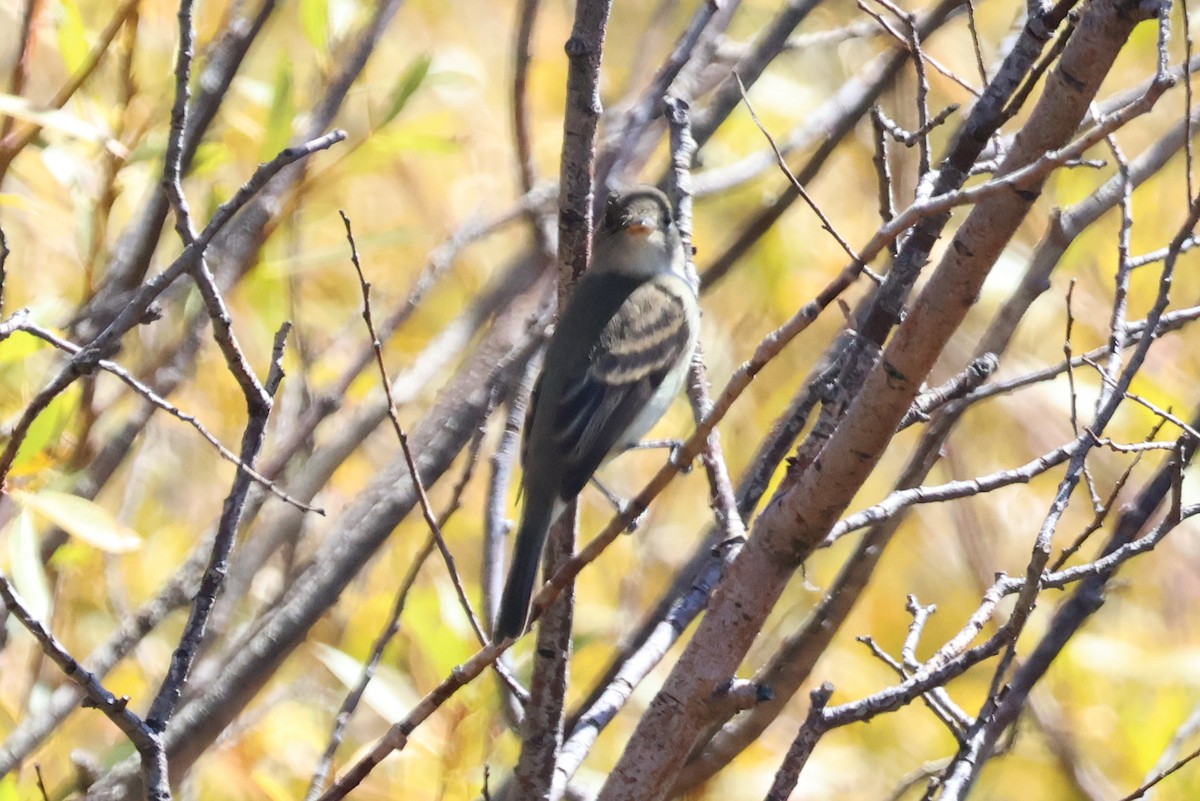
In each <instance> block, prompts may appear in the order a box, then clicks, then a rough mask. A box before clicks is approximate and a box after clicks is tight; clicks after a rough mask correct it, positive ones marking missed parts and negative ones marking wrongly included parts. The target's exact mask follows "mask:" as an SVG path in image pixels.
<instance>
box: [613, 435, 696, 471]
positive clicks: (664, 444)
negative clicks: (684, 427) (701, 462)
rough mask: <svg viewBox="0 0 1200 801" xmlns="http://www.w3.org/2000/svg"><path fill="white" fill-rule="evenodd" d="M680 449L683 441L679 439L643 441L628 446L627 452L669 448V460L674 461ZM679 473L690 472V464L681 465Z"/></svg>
mask: <svg viewBox="0 0 1200 801" xmlns="http://www.w3.org/2000/svg"><path fill="white" fill-rule="evenodd" d="M682 447H683V440H681V439H644V440H642V441H641V442H637V443H635V444H633V445H630V446H629V447H628V448H627V450H631V451H635V450H636V451H640V450H645V449H648V448H669V449H670V450H671V459H672V460H674V459H675V456H676V454H677V453H678V452H679V449H680V448H682ZM679 472H681V473H683V474H684V475H687V474H688V473H690V472H692V463H691V462H688V463H687V464H686V465H683V466H682V467H681V468H680V469H679Z"/></svg>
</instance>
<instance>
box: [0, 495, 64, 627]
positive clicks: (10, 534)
mask: <svg viewBox="0 0 1200 801" xmlns="http://www.w3.org/2000/svg"><path fill="white" fill-rule="evenodd" d="M6 533H7V539H8V558H9V570H10V571H11V573H12V578H13V584H15V585H16V587H17V592H18V593H20V595H21V600H23V601H24V602H25V608H26V609H28V610H29V612H30V614H32V615H33V616H34V617H35V618H37V619H38V620H40V621H41V622H42V623H49V621H50V613H51V610H52V609H53V599H52V596H51V594H50V582H49V581H48V580H47V579H46V571H45V570H43V569H42V556H41V554H40V553H39V549H38V539H37V530H36V529H35V528H34V525H33V515H31V514H30V513H29V512H28V510H26V511H22V512H21V514H19V515H17V517H16V518H15V519H14V520H13V521H12V522H11V523H9V525H8V526H7V532H6Z"/></svg>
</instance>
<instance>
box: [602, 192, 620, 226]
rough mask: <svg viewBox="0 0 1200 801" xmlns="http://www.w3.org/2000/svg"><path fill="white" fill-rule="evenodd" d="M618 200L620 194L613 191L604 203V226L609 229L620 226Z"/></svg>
mask: <svg viewBox="0 0 1200 801" xmlns="http://www.w3.org/2000/svg"><path fill="white" fill-rule="evenodd" d="M620 200H621V198H620V196H619V195H618V194H617V193H616V192H613V193H612V194H610V195H609V196H608V202H607V203H605V204H604V227H605V228H607V229H608V230H610V231H615V230H616V229H617V228H619V227H620V226H621V209H620Z"/></svg>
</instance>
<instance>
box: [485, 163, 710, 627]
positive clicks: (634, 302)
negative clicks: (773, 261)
mask: <svg viewBox="0 0 1200 801" xmlns="http://www.w3.org/2000/svg"><path fill="white" fill-rule="evenodd" d="M699 327H700V310H699V304H698V303H697V300H696V293H695V291H694V290H693V289H692V287H691V285H690V284H689V283H688V281H687V279H686V278H685V277H684V258H683V247H682V245H681V243H680V239H679V231H678V229H676V227H675V223H674V221H673V219H672V214H671V204H670V203H669V202H668V201H667V198H666V196H665V195H663V193H662V192H660V191H658V190H657V189H654V188H653V187H638V188H637V189H634V190H631V191H629V192H625V193H614V194H612V195H611V196H610V197H609V199H608V202H607V205H606V207H605V211H604V219H603V220H602V221H601V223H600V226H599V228H598V229H597V231H596V236H595V240H594V242H593V246H592V265H591V268H590V269H589V270H588V271H587V272H586V273H585V274H584V275H583V277H582V278H580V279H579V282H578V284H576V286H575V291H574V292H573V293H572V295H571V298H570V300H569V301H568V302H567V306H566V308H565V309H564V310H563V312H562V315H561V316H560V319H559V321H558V326H557V328H556V329H555V331H554V334H553V336H552V337H551V338H550V344H549V346H548V347H547V349H546V358H545V361H544V363H543V365H542V373H541V375H540V376H539V377H538V379H537V383H536V384H535V385H534V388H533V395H532V397H531V398H530V401H529V413H528V416H527V417H526V420H525V434H524V441H523V442H522V446H521V462H522V465H523V466H524V478H523V480H522V492H523V494H524V496H525V506H524V510H523V512H522V515H521V525H520V528H518V529H517V538H516V546H515V548H514V550H513V558H512V567H511V568H510V569H509V573H508V581H507V582H506V583H505V586H504V595H503V596H502V598H501V600H500V613H499V616H498V617H497V620H496V626H495V628H494V631H493V639H494V640H496V641H500V640H503V639H506V638H509V637H517V636H520V635H521V634H522V633H523V632H524V631H525V625H526V621H527V618H528V615H529V600H530V597H531V596H532V594H533V588H534V584H535V583H536V580H537V571H538V564H539V563H540V562H541V556H542V548H543V546H544V545H545V544H546V534H547V532H548V531H549V529H550V526H551V525H553V523H554V521H555V520H557V519H558V516H559V515H560V514H561V513H562V511H563V509H564V508H566V506H567V504H568V503H570V502H571V501H572V500H573V499H574V498H575V496H576V495H578V494H579V492H580V491H581V490H582V489H583V487H584V485H585V484H587V482H588V480H589V479H590V478H591V477H592V473H594V472H595V471H596V469H597V468H598V467H600V465H601V464H603V463H604V462H605V461H606V460H607V459H609V458H610V457H612V456H614V455H616V454H618V453H620V452H621V451H623V450H625V449H627V448H629V447H630V446H632V445H634V444H636V443H637V442H638V440H640V439H641V438H642V436H643V435H644V434H645V433H646V432H647V431H649V430H650V428H651V426H653V425H654V424H655V423H656V422H657V421H658V419H659V418H660V417H662V415H663V413H664V412H666V410H667V407H668V406H670V405H671V401H672V400H673V399H674V397H675V395H676V394H678V392H679V388H680V387H681V386H682V385H683V380H684V377H685V376H686V374H687V368H688V363H689V362H690V361H691V357H692V351H693V350H695V347H696V335H697V333H698V330H699Z"/></svg>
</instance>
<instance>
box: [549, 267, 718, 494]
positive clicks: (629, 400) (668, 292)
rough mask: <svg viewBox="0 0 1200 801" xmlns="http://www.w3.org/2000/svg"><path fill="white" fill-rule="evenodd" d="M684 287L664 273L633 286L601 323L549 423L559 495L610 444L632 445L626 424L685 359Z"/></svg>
mask: <svg viewBox="0 0 1200 801" xmlns="http://www.w3.org/2000/svg"><path fill="white" fill-rule="evenodd" d="M689 291H690V290H689V289H688V288H687V287H686V286H685V285H684V284H683V283H682V282H681V281H679V280H672V279H669V278H668V279H654V280H650V281H647V282H646V283H644V284H642V285H640V286H639V287H637V288H636V289H635V290H633V292H631V293H630V294H629V296H628V297H627V298H626V299H625V302H624V303H622V304H621V306H620V307H618V309H617V311H616V313H615V314H613V316H612V317H611V318H610V319H609V321H608V322H607V323H606V324H605V326H604V328H603V330H602V331H601V333H600V337H599V339H598V342H597V343H596V345H595V347H593V348H592V350H591V353H590V354H589V356H588V360H587V362H586V364H585V365H582V367H583V369H581V370H580V371H578V373H577V375H575V376H572V377H571V380H570V381H569V382H568V383H567V384H566V385H565V386H563V388H562V393H561V394H560V396H559V403H558V406H557V409H556V410H555V424H554V432H555V434H556V436H555V445H556V449H557V450H558V452H559V454H561V458H562V461H561V468H562V475H561V484H560V485H559V486H560V489H561V492H562V495H563V497H571V496H573V495H575V494H576V493H578V492H579V491H580V490H582V489H583V485H584V484H586V483H587V481H588V479H589V478H590V477H591V475H592V473H593V472H595V470H596V468H598V467H599V466H600V464H601V463H602V462H603V461H604V459H605V457H606V456H607V455H608V454H609V452H611V451H612V450H613V449H614V448H616V447H617V446H620V445H627V444H630V443H628V442H622V440H623V439H624V438H625V436H626V434H627V432H628V431H629V428H630V425H631V424H632V423H633V422H634V420H635V419H637V417H638V415H639V413H640V412H642V411H643V410H644V409H645V408H646V405H647V403H649V402H650V400H651V398H652V397H653V396H654V393H655V391H656V390H657V389H658V388H659V386H660V385H661V384H662V383H663V379H664V378H665V377H666V376H667V375H668V374H669V373H670V372H671V370H672V368H674V367H677V366H678V365H679V362H680V359H681V358H683V357H685V353H684V352H685V351H686V350H687V349H688V347H689V344H690V343H691V342H692V341H693V337H694V333H695V332H694V331H693V330H692V328H693V326H694V325H695V323H694V321H693V320H692V319H691V317H690V316H689V314H688V306H687V301H686V299H685V297H684V296H683V294H682V293H684V292H689ZM661 411H662V410H660V411H659V413H661ZM641 433H642V432H637V434H635V436H640V435H641Z"/></svg>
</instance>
